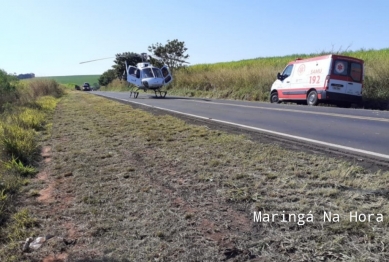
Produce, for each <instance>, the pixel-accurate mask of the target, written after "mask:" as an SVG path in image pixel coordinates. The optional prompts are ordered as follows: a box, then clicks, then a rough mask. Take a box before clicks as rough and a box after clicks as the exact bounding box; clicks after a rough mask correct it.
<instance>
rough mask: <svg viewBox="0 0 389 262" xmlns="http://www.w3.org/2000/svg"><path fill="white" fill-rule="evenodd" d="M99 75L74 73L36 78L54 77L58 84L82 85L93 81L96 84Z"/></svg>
mask: <svg viewBox="0 0 389 262" xmlns="http://www.w3.org/2000/svg"><path fill="white" fill-rule="evenodd" d="M99 77H100V75H74V76H43V77H37V78H45V79H54V80H55V81H57V82H58V83H60V84H75V85H82V84H83V83H85V82H88V83H90V84H91V85H93V84H94V83H96V84H98V83H99V81H98V79H99Z"/></svg>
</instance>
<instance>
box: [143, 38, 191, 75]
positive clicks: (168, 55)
mask: <svg viewBox="0 0 389 262" xmlns="http://www.w3.org/2000/svg"><path fill="white" fill-rule="evenodd" d="M187 50H188V48H186V47H185V42H180V41H178V40H177V39H174V40H172V41H170V40H167V43H166V45H162V44H160V43H156V44H152V45H151V46H149V47H148V51H149V52H152V53H153V55H155V56H157V57H160V58H162V59H163V61H164V62H165V63H166V65H167V66H168V67H169V68H170V69H171V70H174V69H178V68H181V67H184V64H185V63H187V62H186V61H185V59H188V57H189V55H187V54H185V52H186V51H187Z"/></svg>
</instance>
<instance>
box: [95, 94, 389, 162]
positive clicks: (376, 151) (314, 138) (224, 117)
mask: <svg viewBox="0 0 389 262" xmlns="http://www.w3.org/2000/svg"><path fill="white" fill-rule="evenodd" d="M93 94H95V95H100V96H106V97H110V98H115V99H120V100H123V101H126V102H132V103H137V104H141V105H145V106H151V107H155V108H158V109H163V110H169V111H174V112H175V113H181V114H188V115H191V116H195V117H200V118H206V119H210V120H211V121H216V122H221V123H228V124H234V125H238V126H240V127H244V128H249V129H252V130H257V131H259V132H266V133H271V134H273V135H277V136H282V137H284V138H287V139H291V140H300V141H305V142H309V143H314V144H319V145H323V146H326V147H333V148H337V149H340V150H345V151H353V152H356V153H359V154H366V155H370V156H373V157H377V158H382V159H386V160H389V112H388V111H375V110H364V109H349V108H334V107H320V106H319V107H309V106H302V105H293V104H270V103H263V102H262V103H261V102H246V101H235V100H216V99H200V98H186V97H173V96H169V95H168V96H167V97H166V98H164V99H162V98H155V97H154V96H153V95H151V94H149V95H148V94H145V95H143V94H140V95H139V97H138V98H137V99H135V98H130V96H129V93H128V92H101V91H95V92H93Z"/></svg>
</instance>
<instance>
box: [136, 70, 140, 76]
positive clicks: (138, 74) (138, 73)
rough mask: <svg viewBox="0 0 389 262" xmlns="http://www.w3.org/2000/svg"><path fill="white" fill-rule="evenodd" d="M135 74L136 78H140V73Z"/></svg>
mask: <svg viewBox="0 0 389 262" xmlns="http://www.w3.org/2000/svg"><path fill="white" fill-rule="evenodd" d="M135 72H136V73H135V76H136V78H140V71H139V70H136V71H135Z"/></svg>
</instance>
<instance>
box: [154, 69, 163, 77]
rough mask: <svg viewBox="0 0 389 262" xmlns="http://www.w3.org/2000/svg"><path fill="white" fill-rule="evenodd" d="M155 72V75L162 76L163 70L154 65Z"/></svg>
mask: <svg viewBox="0 0 389 262" xmlns="http://www.w3.org/2000/svg"><path fill="white" fill-rule="evenodd" d="M153 72H154V75H155V77H160V78H162V73H161V70H160V69H159V68H156V67H153Z"/></svg>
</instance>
